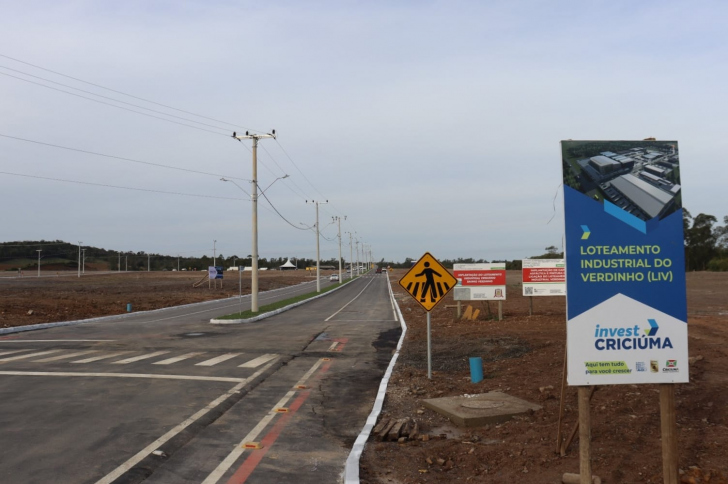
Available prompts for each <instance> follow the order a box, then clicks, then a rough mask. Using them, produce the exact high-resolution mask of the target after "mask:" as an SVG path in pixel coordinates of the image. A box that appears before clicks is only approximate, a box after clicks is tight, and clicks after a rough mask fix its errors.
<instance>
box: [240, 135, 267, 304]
mask: <svg viewBox="0 0 728 484" xmlns="http://www.w3.org/2000/svg"><path fill="white" fill-rule="evenodd" d="M233 138H235V139H236V140H238V141H240V142H242V140H244V139H252V140H253V179H252V180H250V185H251V188H252V189H253V190H252V195H251V196H250V199H251V201H252V202H253V203H252V205H253V224H252V225H253V244H252V245H253V247H252V251H253V254H252V260H251V264H250V265H251V266H252V267H251V281H250V311H251V312H253V313H257V312H258V140H259V139H264V138H273V139H275V138H276V130H275V129H274V130H272V132H271V133H270V134H250V133H249V132H247V131H246V132H245V136H242V135H241V136H238V135H237V133H236V132H234V131H233Z"/></svg>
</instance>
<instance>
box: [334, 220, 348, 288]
mask: <svg viewBox="0 0 728 484" xmlns="http://www.w3.org/2000/svg"><path fill="white" fill-rule="evenodd" d="M344 220H346V215H344ZM334 221H336V222H338V223H339V283H342V282H344V274H343V273H342V272H341V217H338V216H336V217H334Z"/></svg>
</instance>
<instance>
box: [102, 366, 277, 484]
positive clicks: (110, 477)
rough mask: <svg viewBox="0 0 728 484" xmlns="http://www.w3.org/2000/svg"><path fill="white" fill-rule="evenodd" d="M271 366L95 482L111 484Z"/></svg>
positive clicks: (250, 377) (245, 380)
mask: <svg viewBox="0 0 728 484" xmlns="http://www.w3.org/2000/svg"><path fill="white" fill-rule="evenodd" d="M271 366H273V363H270V364H269V365H266V366H264V367H263V368H261V369H260V370H258V371H257V372H255V373H253V374H252V375H251V376H249V377H248V378H246V379H244V380H241V381H240V383H238V384H237V385H235V386H234V387H232V388H231V389H230V390H228V391H227V392H226V393H224V394H222V395H220V396H219V397H218V398H216V399H215V400H213V401H212V402H210V403H209V404H208V405H207V406H206V407H205V408H203V409H202V410H200V411H199V412H197V413H195V414H194V415H192V416H191V417H190V418H188V419H187V420H185V421H184V422H182V423H180V424H179V425H177V426H176V427H174V428H173V429H171V430H170V431H169V432H167V433H166V434H164V435H163V436H161V437H160V438H158V439H157V440H155V441H154V442H152V443H151V444H149V445H148V446H146V447H145V448H143V449H142V450H141V451H139V452H138V453H137V454H136V455H134V456H133V457H131V458H130V459H129V460H127V461H126V462H124V463H123V464H121V465H120V466H119V467H117V468H116V469H114V470H113V471H112V472H111V473H110V474H107V475H106V476H104V477H103V478H102V479H99V480H98V481H96V484H111V483H112V482H114V481H115V480H116V479H118V478H119V477H120V476H122V475H123V474H124V473H125V472H127V471H128V470H129V469H131V468H132V467H134V466H135V465H136V464H138V463H139V462H141V461H142V459H144V458H145V457H147V456H148V455H149V454H151V453H152V452H154V451H155V450H157V449H159V447H161V446H162V445H164V443H166V442H167V441H169V440H170V439H171V438H173V437H174V436H176V435H177V434H179V433H180V432H182V431H183V430H184V429H185V428H187V427H189V426H190V425H191V424H193V423H194V422H195V421H197V420H199V419H200V418H201V417H203V416H204V415H205V414H207V413H208V412H209V411H210V410H212V409H214V408H215V407H217V406H218V405H220V404H221V403H222V402H224V401H225V400H227V399H228V398H230V397H231V396H232V395H235V394H236V393H237V392H239V391H240V390H241V389H242V388H243V387H245V385H247V384H248V383H250V382H251V381H253V380H254V379H256V378H258V376H260V375H262V374H263V372H265V371H266V370H267V369H268V368H270V367H271Z"/></svg>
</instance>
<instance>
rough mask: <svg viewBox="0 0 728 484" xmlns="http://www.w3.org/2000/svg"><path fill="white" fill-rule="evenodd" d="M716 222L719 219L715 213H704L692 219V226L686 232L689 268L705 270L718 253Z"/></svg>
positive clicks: (686, 257) (687, 263)
mask: <svg viewBox="0 0 728 484" xmlns="http://www.w3.org/2000/svg"><path fill="white" fill-rule="evenodd" d="M684 220H685V219H684V218H683V222H684ZM716 222H718V219H716V218H715V217H714V216H713V215H707V214H704V213H701V214H698V215H697V216H695V218H693V219H692V224H691V225H690V228H689V229H688V230H687V231H686V232H685V243H686V245H687V247H686V254H685V261H686V265H687V270H693V271H704V270H706V269H707V268H708V263H709V262H710V261H711V259H713V258H714V257H716V256H717V255H718V250H717V249H716V242H717V236H716V231H715V230H714V227H713V226H714V225H715V224H716Z"/></svg>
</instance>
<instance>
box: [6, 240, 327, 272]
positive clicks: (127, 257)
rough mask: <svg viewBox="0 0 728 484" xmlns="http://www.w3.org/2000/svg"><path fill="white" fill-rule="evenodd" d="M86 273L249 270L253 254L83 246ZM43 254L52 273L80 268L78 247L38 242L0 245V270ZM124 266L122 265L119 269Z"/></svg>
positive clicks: (24, 265) (269, 261) (264, 264)
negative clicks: (185, 254)
mask: <svg viewBox="0 0 728 484" xmlns="http://www.w3.org/2000/svg"><path fill="white" fill-rule="evenodd" d="M81 247H82V248H83V249H85V251H83V252H82V255H83V256H84V262H85V267H86V270H109V271H118V270H119V269H120V270H122V271H125V270H130V271H146V270H147V269H149V270H152V271H164V270H168V271H171V270H178V269H179V270H182V269H185V270H188V271H191V270H198V271H202V270H207V268H208V267H210V266H212V265H213V262H214V265H218V266H222V267H223V268H226V269H227V268H228V267H233V266H244V267H250V266H251V264H252V257H251V256H250V254H247V255H245V256H238V255H236V254H233V255H230V256H225V255H223V254H219V255H217V257H215V258H213V257H212V256H209V255H203V256H201V257H182V256H179V257H178V256H172V255H163V254H158V253H147V252H144V251H138V252H129V251H127V252H123V251H115V250H107V249H103V248H99V247H90V246H81ZM38 249H40V250H41V253H40V254H41V269H43V268H48V269H52V270H76V269H77V267H78V259H79V250H78V245H76V244H73V243H70V242H64V241H62V240H54V241H47V240H39V241H13V242H0V267H3V268H4V270H8V271H16V270H18V269H22V270H28V271H30V270H34V269H37V268H38V252H37V250H38ZM287 260H288V257H271V258H265V257H259V258H258V267H259V268H265V269H270V270H273V269H278V268H279V267H280V266H282V265H283V264H285V263H286V261H287ZM291 263H292V264H295V265H296V266H297V267H298V268H299V269H305V268H306V267H311V266H315V265H316V260H315V259H308V258H298V259H297V258H295V257H293V258H291ZM119 264H121V265H119ZM338 264H339V263H338V260H337V259H336V258H331V259H327V260H321V265H322V266H324V265H325V266H335V267H338Z"/></svg>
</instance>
